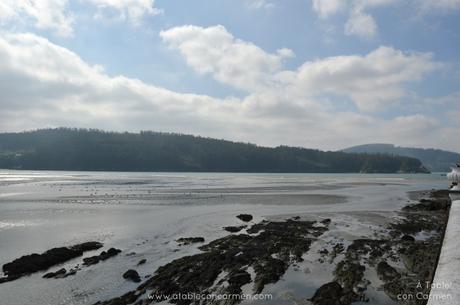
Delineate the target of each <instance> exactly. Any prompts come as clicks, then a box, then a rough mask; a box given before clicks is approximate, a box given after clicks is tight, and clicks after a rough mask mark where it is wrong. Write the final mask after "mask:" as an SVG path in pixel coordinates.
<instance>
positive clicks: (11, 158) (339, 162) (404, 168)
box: [0, 128, 426, 173]
mask: <svg viewBox="0 0 460 305" xmlns="http://www.w3.org/2000/svg"><path fill="white" fill-rule="evenodd" d="M0 168H4V169H33V170H38V169H43V170H91V171H93V170H94V171H99V170H107V171H112V170H114V171H115V170H116V171H196V172H291V173H296V172H298V173H300V172H305V173H307V172H316V173H320V172H321V173H330V172H337V173H347V172H355V173H357V172H366V173H376V172H379V173H396V172H425V171H426V170H425V169H424V168H423V166H422V164H421V162H420V161H419V160H417V159H414V158H409V157H395V156H388V155H366V154H350V153H344V152H324V151H319V150H312V149H304V148H295V147H286V146H280V147H276V148H268V147H259V146H256V145H253V144H246V143H235V142H230V141H224V140H216V139H210V138H202V137H195V136H190V135H181V134H170V133H157V132H141V133H115V132H104V131H100V130H86V129H67V128H59V129H43V130H38V131H31V132H21V133H0Z"/></svg>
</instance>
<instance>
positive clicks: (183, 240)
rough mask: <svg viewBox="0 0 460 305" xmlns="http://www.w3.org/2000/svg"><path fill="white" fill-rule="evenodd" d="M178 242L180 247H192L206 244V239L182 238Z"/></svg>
mask: <svg viewBox="0 0 460 305" xmlns="http://www.w3.org/2000/svg"><path fill="white" fill-rule="evenodd" d="M176 242H177V243H178V244H179V246H185V245H190V244H196V243H204V238H203V237H181V238H179V239H178V240H176Z"/></svg>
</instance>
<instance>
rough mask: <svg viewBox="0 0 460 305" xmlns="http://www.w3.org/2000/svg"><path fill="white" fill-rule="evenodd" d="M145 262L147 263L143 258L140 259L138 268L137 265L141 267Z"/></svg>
mask: <svg viewBox="0 0 460 305" xmlns="http://www.w3.org/2000/svg"><path fill="white" fill-rule="evenodd" d="M146 262H147V260H146V259H145V258H143V259H141V260H140V261H139V262H138V263H137V265H138V266H139V265H143V264H145V263H146Z"/></svg>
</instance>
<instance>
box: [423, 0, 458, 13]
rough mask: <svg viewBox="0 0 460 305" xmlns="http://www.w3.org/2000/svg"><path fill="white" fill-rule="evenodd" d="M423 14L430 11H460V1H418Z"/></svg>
mask: <svg viewBox="0 0 460 305" xmlns="http://www.w3.org/2000/svg"><path fill="white" fill-rule="evenodd" d="M419 5H420V6H421V8H422V9H423V10H424V11H425V12H429V11H432V10H441V11H446V12H448V11H450V10H457V9H460V0H419Z"/></svg>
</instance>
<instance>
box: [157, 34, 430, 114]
mask: <svg viewBox="0 0 460 305" xmlns="http://www.w3.org/2000/svg"><path fill="white" fill-rule="evenodd" d="M160 35H161V36H162V37H163V40H164V41H165V42H166V43H168V44H169V46H170V47H171V48H173V49H177V50H178V51H179V52H180V53H181V54H182V55H183V56H184V58H185V61H186V63H187V64H188V65H189V66H190V67H192V68H193V69H194V70H195V71H197V72H198V73H201V74H210V75H212V76H213V77H214V78H215V79H216V80H218V81H220V82H222V83H224V84H228V85H231V86H233V87H234V88H238V89H244V90H246V91H248V92H258V91H267V90H272V89H273V88H276V90H278V91H280V92H283V91H287V93H286V94H289V95H293V94H296V95H300V96H303V97H305V98H311V97H313V96H317V95H320V94H322V93H335V94H339V95H343V96H346V97H348V98H350V99H351V100H352V101H354V102H355V103H356V105H357V106H358V107H359V108H360V109H361V110H365V111H373V110H378V109H379V108H382V107H385V106H388V105H389V104H390V103H394V102H397V101H398V100H399V99H400V98H402V97H404V96H405V94H406V92H405V90H404V84H405V83H408V82H411V81H417V80H420V79H421V78H422V77H423V76H424V75H426V74H428V73H429V72H431V71H433V70H435V69H436V68H438V67H439V64H437V63H435V62H434V61H433V60H432V55H431V54H429V53H404V52H402V51H399V50H396V49H394V48H391V47H380V48H378V49H376V50H375V51H373V52H371V53H369V54H367V55H366V56H358V55H354V56H337V57H329V58H324V59H320V60H317V61H313V62H306V63H304V64H303V65H302V66H301V67H300V68H299V69H297V70H295V71H289V70H283V69H282V61H283V59H284V58H288V57H291V56H293V53H292V51H290V50H289V49H280V50H278V51H277V52H276V53H267V52H265V51H264V50H262V49H260V48H259V47H257V46H255V45H254V44H251V43H248V42H245V41H241V40H238V39H235V38H234V37H233V36H232V35H231V34H230V33H229V32H228V31H227V30H226V29H225V28H224V27H222V26H215V27H209V28H202V27H197V26H181V27H175V28H172V29H169V30H167V31H163V32H161V34H160Z"/></svg>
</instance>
